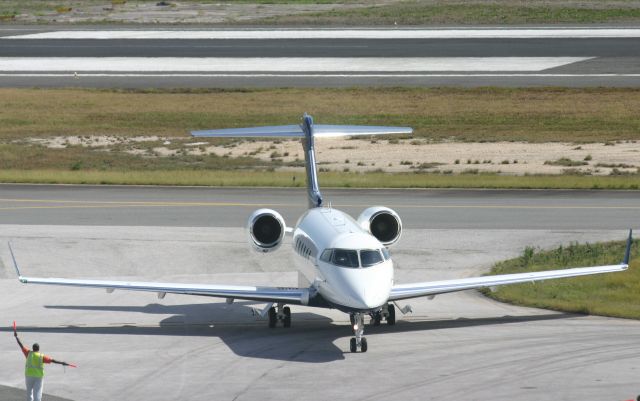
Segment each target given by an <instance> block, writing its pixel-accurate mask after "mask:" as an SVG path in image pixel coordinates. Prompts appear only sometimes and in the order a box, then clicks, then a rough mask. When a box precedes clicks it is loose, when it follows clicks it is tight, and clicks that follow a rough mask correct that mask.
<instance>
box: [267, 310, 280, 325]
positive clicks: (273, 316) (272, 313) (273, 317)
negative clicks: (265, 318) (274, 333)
mask: <svg viewBox="0 0 640 401" xmlns="http://www.w3.org/2000/svg"><path fill="white" fill-rule="evenodd" d="M276 323H278V313H277V312H276V308H274V307H271V308H269V328H270V329H273V328H274V327H276Z"/></svg>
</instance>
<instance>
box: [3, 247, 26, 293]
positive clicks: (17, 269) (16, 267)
mask: <svg viewBox="0 0 640 401" xmlns="http://www.w3.org/2000/svg"><path fill="white" fill-rule="evenodd" d="M7 244H8V245H9V252H11V259H12V260H13V267H14V268H15V269H16V273H18V280H20V281H21V282H22V283H26V282H27V280H25V279H24V278H23V277H22V274H20V268H19V267H18V262H16V255H14V254H13V248H12V247H11V241H9V242H8V243H7Z"/></svg>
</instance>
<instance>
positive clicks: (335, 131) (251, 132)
mask: <svg viewBox="0 0 640 401" xmlns="http://www.w3.org/2000/svg"><path fill="white" fill-rule="evenodd" d="M411 133H413V129H411V128H410V127H382V126H368V125H324V124H318V125H314V124H313V118H312V117H311V116H310V115H308V114H307V113H304V115H303V116H302V123H301V124H300V125H278V126H268V127H251V128H229V129H217V130H206V131H192V132H191V135H193V136H194V137H209V138H212V137H214V138H233V137H252V138H268V137H289V138H302V147H303V148H304V160H305V169H306V173H307V196H308V201H309V208H314V207H322V203H323V200H322V194H321V193H320V185H319V183H318V171H317V165H316V155H315V143H314V142H315V138H321V137H338V136H357V135H386V134H405V135H410V134H411Z"/></svg>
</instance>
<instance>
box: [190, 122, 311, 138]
mask: <svg viewBox="0 0 640 401" xmlns="http://www.w3.org/2000/svg"><path fill="white" fill-rule="evenodd" d="M191 135H192V136H195V137H212V138H235V137H245V138H251V137H282V136H284V137H293V138H301V137H304V132H303V131H302V128H300V126H299V125H273V126H268V127H252V128H227V129H212V130H204V131H191Z"/></svg>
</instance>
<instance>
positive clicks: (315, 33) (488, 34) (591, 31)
mask: <svg viewBox="0 0 640 401" xmlns="http://www.w3.org/2000/svg"><path fill="white" fill-rule="evenodd" d="M488 38H519V39H524V38H640V29H638V28H512V29H497V28H486V29H478V28H469V29H462V28H457V29H276V30H273V29H269V30H266V29H265V30H260V29H252V30H153V31H148V30H109V31H99V30H89V31H76V30H73V31H55V32H43V33H32V34H23V35H14V36H6V37H3V38H2V39H488Z"/></svg>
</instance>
